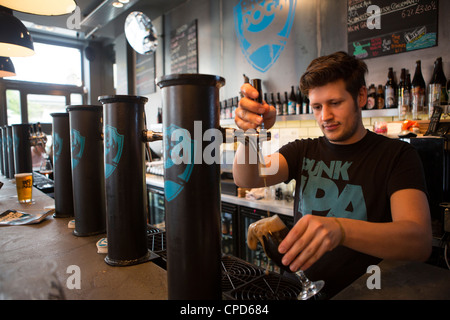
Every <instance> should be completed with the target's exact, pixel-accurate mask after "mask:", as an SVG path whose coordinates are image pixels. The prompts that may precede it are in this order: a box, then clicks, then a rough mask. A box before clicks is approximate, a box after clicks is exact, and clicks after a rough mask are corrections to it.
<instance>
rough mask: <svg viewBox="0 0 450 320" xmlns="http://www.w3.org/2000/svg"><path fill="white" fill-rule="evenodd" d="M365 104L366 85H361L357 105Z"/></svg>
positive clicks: (362, 105) (361, 106)
mask: <svg viewBox="0 0 450 320" xmlns="http://www.w3.org/2000/svg"><path fill="white" fill-rule="evenodd" d="M366 104H367V87H366V86H362V87H361V88H359V92H358V107H360V108H363V107H364V106H365V105H366Z"/></svg>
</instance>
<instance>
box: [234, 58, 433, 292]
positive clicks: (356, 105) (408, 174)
mask: <svg viewBox="0 0 450 320" xmlns="http://www.w3.org/2000/svg"><path fill="white" fill-rule="evenodd" d="M366 73H367V66H366V64H365V63H364V62H363V61H361V60H359V59H356V58H354V57H352V56H350V55H348V54H347V53H345V52H337V53H334V54H331V55H329V56H323V57H319V58H317V59H315V60H313V61H312V62H311V63H310V65H309V66H308V68H307V70H306V72H305V73H304V74H303V75H302V77H301V79H300V89H301V91H302V93H303V94H306V95H307V96H308V97H309V101H310V106H311V108H312V110H313V113H314V117H315V119H316V121H317V124H318V125H319V127H320V129H321V130H322V132H323V136H321V137H319V138H316V139H304V140H295V141H293V142H291V143H288V144H287V145H285V146H283V147H282V148H281V149H280V150H279V151H278V152H276V153H274V154H271V155H268V156H266V157H265V163H266V166H267V168H266V169H267V172H269V173H270V174H268V175H267V176H265V177H264V178H263V177H262V176H260V175H259V171H258V165H257V164H251V163H248V161H246V159H251V157H249V155H248V153H249V152H251V149H249V147H248V146H245V145H243V144H241V145H240V146H239V147H238V150H237V152H236V155H235V160H234V165H233V176H234V180H235V183H236V184H237V185H238V186H240V187H251V188H254V187H262V186H264V184H265V183H266V184H267V185H274V184H278V183H280V182H289V181H291V180H292V179H295V180H296V190H295V202H294V217H295V225H294V227H293V228H292V230H291V231H290V232H289V234H288V235H287V236H286V238H285V239H284V241H283V242H282V243H281V244H280V246H279V247H278V250H279V252H280V253H282V254H284V257H283V260H282V263H283V264H284V265H286V266H289V268H290V269H291V270H292V271H297V270H299V269H301V270H304V271H305V273H306V275H307V276H308V277H309V278H310V279H311V280H320V279H322V280H324V281H325V287H324V289H323V293H324V294H325V295H326V297H327V298H331V297H332V296H333V295H335V294H336V293H338V292H339V291H341V290H342V289H343V288H345V287H346V286H348V285H349V284H350V283H352V282H353V281H354V280H356V279H357V278H358V277H360V276H361V275H362V274H364V273H366V272H367V268H368V266H370V265H375V264H377V263H379V262H380V261H381V259H398V260H419V261H424V260H426V259H427V258H428V257H429V255H430V253H431V240H432V235H431V222H430V210H429V206H428V201H427V196H426V186H425V180H424V174H423V169H422V164H421V160H420V158H419V156H418V154H417V152H416V151H415V149H414V148H413V147H412V146H410V145H409V144H407V143H405V142H403V141H400V140H395V139H389V138H387V137H385V136H382V135H378V134H376V133H373V132H371V131H368V130H366V129H365V128H364V125H363V122H362V113H361V110H362V108H363V107H364V105H365V104H366V102H367V88H366V83H365V74H366ZM241 91H242V93H243V95H244V97H243V98H242V99H241V100H240V102H239V107H238V108H237V110H236V117H235V122H236V124H237V126H238V127H239V128H241V129H243V130H247V129H254V128H257V127H258V126H260V125H261V124H262V123H264V127H265V128H266V129H269V128H271V127H272V126H273V125H274V123H275V120H276V109H275V108H274V106H270V105H268V104H267V103H266V102H263V103H262V104H260V103H258V102H256V101H255V100H254V99H255V98H257V96H258V92H257V91H256V90H255V89H254V88H253V87H252V86H251V85H250V84H248V83H247V84H244V85H243V86H242V87H241ZM264 179H265V180H266V181H264Z"/></svg>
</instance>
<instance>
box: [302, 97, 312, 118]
mask: <svg viewBox="0 0 450 320" xmlns="http://www.w3.org/2000/svg"><path fill="white" fill-rule="evenodd" d="M302 112H303V114H308V113H309V112H310V110H309V98H308V96H307V95H306V94H305V95H304V96H303V100H302Z"/></svg>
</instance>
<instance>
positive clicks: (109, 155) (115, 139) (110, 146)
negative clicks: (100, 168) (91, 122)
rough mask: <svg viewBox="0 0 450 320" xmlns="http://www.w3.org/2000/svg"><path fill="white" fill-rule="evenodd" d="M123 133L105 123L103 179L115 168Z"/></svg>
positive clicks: (120, 152)
mask: <svg viewBox="0 0 450 320" xmlns="http://www.w3.org/2000/svg"><path fill="white" fill-rule="evenodd" d="M123 141H124V139H123V134H120V133H119V132H118V131H117V128H114V127H112V126H110V125H105V179H107V178H108V177H109V176H110V175H111V174H112V173H113V172H114V170H116V168H117V166H118V165H119V162H120V158H121V157H122V151H123Z"/></svg>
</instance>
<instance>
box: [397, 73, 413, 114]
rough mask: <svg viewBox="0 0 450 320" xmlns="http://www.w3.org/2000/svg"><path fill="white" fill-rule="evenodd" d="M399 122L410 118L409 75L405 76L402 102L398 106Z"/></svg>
mask: <svg viewBox="0 0 450 320" xmlns="http://www.w3.org/2000/svg"><path fill="white" fill-rule="evenodd" d="M398 110H399V115H398V117H399V120H406V119H408V118H411V75H410V74H409V73H408V74H407V75H406V80H405V84H404V85H403V89H402V100H401V102H400V104H399V106H398Z"/></svg>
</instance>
